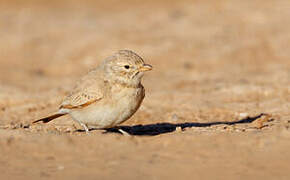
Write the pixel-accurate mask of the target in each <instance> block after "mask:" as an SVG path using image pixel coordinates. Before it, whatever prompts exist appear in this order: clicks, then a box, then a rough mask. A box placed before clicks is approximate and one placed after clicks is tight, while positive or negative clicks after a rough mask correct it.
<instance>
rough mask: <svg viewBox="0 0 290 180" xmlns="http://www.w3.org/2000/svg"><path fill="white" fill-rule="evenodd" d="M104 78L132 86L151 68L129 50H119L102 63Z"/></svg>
mask: <svg viewBox="0 0 290 180" xmlns="http://www.w3.org/2000/svg"><path fill="white" fill-rule="evenodd" d="M101 66H102V68H103V69H104V71H105V76H106V77H107V78H108V79H111V80H113V81H116V82H119V83H122V84H125V85H129V86H131V85H132V86H134V85H138V84H139V83H140V82H141V79H142V77H143V75H144V72H145V71H150V70H152V66H151V65H149V64H145V63H144V60H143V59H142V58H141V57H140V56H139V55H138V54H136V53H134V52H133V51H130V50H120V51H118V52H117V53H115V54H114V55H113V56H111V57H108V58H107V59H105V60H104V62H103V63H102V65H101Z"/></svg>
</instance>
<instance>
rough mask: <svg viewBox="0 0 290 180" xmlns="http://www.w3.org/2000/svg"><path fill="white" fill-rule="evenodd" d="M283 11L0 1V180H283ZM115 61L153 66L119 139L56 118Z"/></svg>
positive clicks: (287, 137)
mask: <svg viewBox="0 0 290 180" xmlns="http://www.w3.org/2000/svg"><path fill="white" fill-rule="evenodd" d="M289 17H290V2H289V1H288V0H269V1H262V0H245V1H239V0H233V1H227V0H219V1H209V0H195V1H170V0H167V1H157V2H156V1H153V0H152V1H151V0H150V1H137V0H135V1H126V2H123V3H120V2H119V1H112V0H110V1H103V2H95V1H69V0H67V1H60V2H58V1H45V0H43V1H37V0H35V1H32V0H28V1H27V0H26V1H24V0H23V1H21V0H18V1H16V0H15V1H3V0H1V1H0V37H1V39H0V154H1V156H0V179H81V178H83V179H139V180H143V179H144V180H145V179H146V180H147V179H155V180H157V179H223V180H224V179H290V173H289V170H290V153H289V149H290V129H289V126H290V51H289V46H290V34H289V32H290V25H289ZM119 49H132V50H134V51H136V52H137V53H138V54H140V55H141V56H142V57H144V59H145V60H146V62H148V63H150V64H152V65H153V66H154V71H152V72H150V73H148V74H147V75H146V76H145V78H144V81H143V84H144V86H145V88H146V93H147V94H146V98H145V100H144V102H143V104H142V107H141V108H140V109H139V111H138V112H137V113H136V114H135V115H134V116H133V117H132V118H131V119H130V120H128V121H127V122H126V123H124V124H122V129H123V130H125V131H127V132H128V133H130V134H131V135H132V136H131V137H127V136H122V135H120V134H119V133H116V132H115V131H114V130H112V131H109V132H104V131H91V133H90V134H89V135H87V134H85V133H84V132H82V131H80V129H81V127H80V126H79V125H78V124H76V123H74V122H73V121H72V120H71V119H70V118H69V117H63V118H59V119H58V120H57V121H54V122H51V123H48V124H41V123H40V124H35V125H30V122H31V121H33V120H35V119H37V118H40V117H43V116H46V115H48V114H50V113H52V112H54V111H56V110H57V108H58V105H59V103H60V102H61V100H62V98H63V97H64V96H65V95H66V94H67V93H68V92H69V90H70V88H71V87H72V86H73V85H74V83H75V81H76V80H77V79H78V78H79V76H81V75H83V74H85V73H86V72H87V71H88V70H90V69H92V68H93V67H95V66H96V64H98V63H99V62H100V61H101V60H102V59H103V58H105V57H107V56H109V55H111V54H112V53H114V52H115V51H117V50H119Z"/></svg>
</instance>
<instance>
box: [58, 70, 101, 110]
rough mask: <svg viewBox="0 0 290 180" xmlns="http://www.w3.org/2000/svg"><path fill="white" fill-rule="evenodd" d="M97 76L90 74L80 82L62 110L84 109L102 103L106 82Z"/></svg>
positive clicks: (65, 100)
mask: <svg viewBox="0 0 290 180" xmlns="http://www.w3.org/2000/svg"><path fill="white" fill-rule="evenodd" d="M96 76H97V74H96V73H90V74H88V75H87V76H85V77H84V78H83V79H82V80H81V81H80V82H78V83H77V85H76V86H75V88H74V90H73V91H72V92H71V93H70V95H68V96H67V97H66V98H65V99H64V101H63V102H62V104H61V106H60V109H76V108H82V107H86V106H88V105H90V104H92V103H95V102H97V101H100V100H101V99H102V98H103V96H104V81H103V80H102V79H101V78H98V77H96Z"/></svg>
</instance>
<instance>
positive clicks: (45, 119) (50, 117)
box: [32, 113, 66, 123]
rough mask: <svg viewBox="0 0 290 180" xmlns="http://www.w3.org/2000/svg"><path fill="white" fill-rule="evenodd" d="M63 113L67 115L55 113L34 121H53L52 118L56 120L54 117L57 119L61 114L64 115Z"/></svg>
mask: <svg viewBox="0 0 290 180" xmlns="http://www.w3.org/2000/svg"><path fill="white" fill-rule="evenodd" d="M63 115H66V113H55V114H53V115H50V116H48V117H45V118H41V119H38V120H36V121H33V122H32V123H37V122H40V121H42V122H44V123H48V122H49V121H52V120H54V119H56V118H58V117H60V116H63Z"/></svg>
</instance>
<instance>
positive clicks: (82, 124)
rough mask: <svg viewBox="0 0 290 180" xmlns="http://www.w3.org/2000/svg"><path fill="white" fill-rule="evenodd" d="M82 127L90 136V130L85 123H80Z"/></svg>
mask: <svg viewBox="0 0 290 180" xmlns="http://www.w3.org/2000/svg"><path fill="white" fill-rule="evenodd" d="M80 125H81V126H82V127H83V128H84V129H85V131H86V133H87V134H89V128H88V127H87V125H85V124H84V123H81V122H80Z"/></svg>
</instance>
